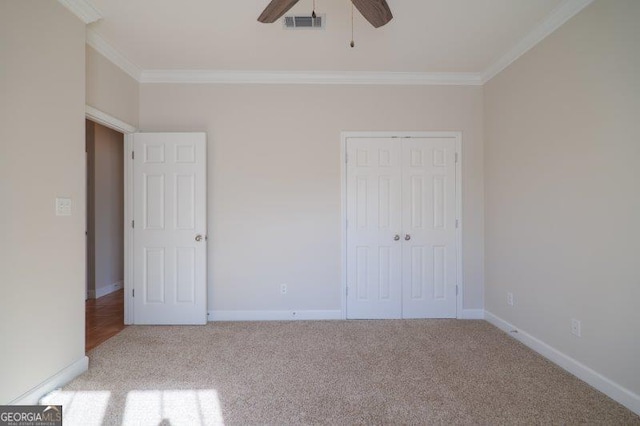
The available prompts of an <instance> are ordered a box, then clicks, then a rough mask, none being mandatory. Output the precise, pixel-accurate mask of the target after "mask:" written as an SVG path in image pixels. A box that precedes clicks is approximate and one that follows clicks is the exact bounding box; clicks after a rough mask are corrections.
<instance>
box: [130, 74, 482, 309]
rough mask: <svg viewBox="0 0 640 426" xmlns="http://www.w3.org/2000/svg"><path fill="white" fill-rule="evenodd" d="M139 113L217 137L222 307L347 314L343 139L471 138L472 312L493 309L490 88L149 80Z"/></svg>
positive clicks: (468, 300)
mask: <svg viewBox="0 0 640 426" xmlns="http://www.w3.org/2000/svg"><path fill="white" fill-rule="evenodd" d="M169 100H170V101H169ZM140 111H141V115H140V124H141V128H142V130H143V131H205V132H207V135H208V197H209V203H208V223H209V235H210V239H209V248H210V250H209V260H208V266H209V309H216V310H293V309H298V310H302V309H309V310H315V309H317V310H339V309H340V308H341V305H340V303H341V302H340V300H341V298H340V280H341V278H340V277H341V275H340V270H341V267H340V261H341V257H340V256H341V255H340V244H341V240H340V238H341V237H340V229H341V228H340V211H341V210H340V188H341V186H340V132H341V131H385V130H386V131H388V130H407V131H409V130H415V131H419V130H460V131H463V132H464V135H463V175H464V188H463V203H464V218H463V225H464V244H463V254H464V280H465V292H464V296H465V299H464V300H465V301H464V304H465V308H482V307H483V270H482V269H483V254H482V251H483V180H482V176H483V171H482V167H483V158H482V133H483V130H482V88H480V87H377V86H371V87H368V86H350V87H347V86H259V85H253V86H220V85H188V84H187V85H154V84H146V85H144V84H143V85H142V86H141V98H140ZM281 283H287V284H288V294H287V295H286V296H284V297H283V296H282V295H281V294H280V284H281Z"/></svg>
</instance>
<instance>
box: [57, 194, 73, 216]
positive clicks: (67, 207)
mask: <svg viewBox="0 0 640 426" xmlns="http://www.w3.org/2000/svg"><path fill="white" fill-rule="evenodd" d="M56 216H71V198H69V197H58V198H56Z"/></svg>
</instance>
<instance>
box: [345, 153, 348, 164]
mask: <svg viewBox="0 0 640 426" xmlns="http://www.w3.org/2000/svg"><path fill="white" fill-rule="evenodd" d="M348 162H349V154H345V155H344V163H345V164H347V163H348Z"/></svg>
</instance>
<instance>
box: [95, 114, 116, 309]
mask: <svg viewBox="0 0 640 426" xmlns="http://www.w3.org/2000/svg"><path fill="white" fill-rule="evenodd" d="M87 128H91V129H92V130H93V131H92V132H91V133H92V134H91V135H90V138H89V139H87V153H88V157H89V161H88V170H87V175H88V176H87V177H88V185H89V187H88V194H87V195H88V198H89V202H88V210H89V216H88V224H89V226H88V239H87V242H88V245H89V246H90V247H88V249H89V250H88V251H89V254H90V257H91V259H90V260H89V267H90V273H89V294H90V297H95V295H96V294H97V295H98V297H99V295H100V294H103V293H104V288H105V287H109V286H112V285H113V284H120V285H121V284H122V281H123V279H124V158H123V155H124V154H123V152H124V136H123V135H122V133H119V132H117V131H115V130H112V129H109V128H107V127H104V126H102V125H100V124H96V123H92V122H90V121H89V120H87ZM87 133H89V132H87ZM100 289H103V291H100Z"/></svg>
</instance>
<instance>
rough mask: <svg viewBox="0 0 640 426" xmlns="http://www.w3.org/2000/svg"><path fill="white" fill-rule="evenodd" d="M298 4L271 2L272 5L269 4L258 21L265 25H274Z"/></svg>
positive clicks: (280, 0)
mask: <svg viewBox="0 0 640 426" xmlns="http://www.w3.org/2000/svg"><path fill="white" fill-rule="evenodd" d="M296 3H298V0H271V3H269V5H268V6H267V7H266V8H265V9H264V10H263V11H262V14H261V15H260V16H259V17H258V21H260V22H262V23H265V24H272V23H274V22H276V21H277V20H278V19H279V18H280V17H281V16H282V15H284V14H285V13H287V12H288V11H289V9H291V8H292V7H293V6H295V4H296Z"/></svg>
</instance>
